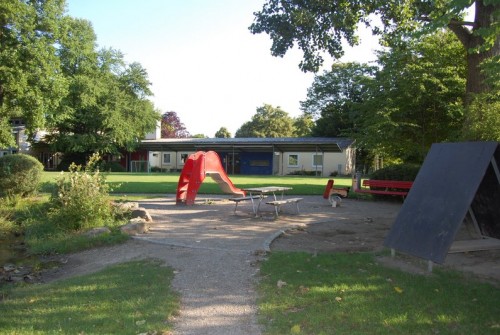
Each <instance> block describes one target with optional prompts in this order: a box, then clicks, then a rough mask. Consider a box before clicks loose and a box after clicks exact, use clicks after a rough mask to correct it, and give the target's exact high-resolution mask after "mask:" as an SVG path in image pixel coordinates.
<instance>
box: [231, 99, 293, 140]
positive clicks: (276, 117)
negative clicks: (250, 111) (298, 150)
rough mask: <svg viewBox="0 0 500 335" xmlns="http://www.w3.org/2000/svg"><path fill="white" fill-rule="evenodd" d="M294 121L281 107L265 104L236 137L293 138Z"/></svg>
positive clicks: (240, 129)
mask: <svg viewBox="0 0 500 335" xmlns="http://www.w3.org/2000/svg"><path fill="white" fill-rule="evenodd" d="M293 135H294V126H293V119H292V118H291V117H290V116H289V115H288V113H287V112H285V111H284V110H282V109H281V107H279V106H278V107H273V106H271V105H268V104H264V105H263V106H261V107H258V108H257V111H256V113H255V114H254V115H253V116H252V119H251V120H250V121H248V122H245V123H244V124H243V125H242V126H241V127H240V128H239V129H238V130H237V131H236V134H235V136H234V137H240V138H241V137H292V136H293Z"/></svg>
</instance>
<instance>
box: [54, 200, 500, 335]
mask: <svg viewBox="0 0 500 335" xmlns="http://www.w3.org/2000/svg"><path fill="white" fill-rule="evenodd" d="M303 198H304V200H303V201H302V202H300V205H299V206H300V208H301V210H300V214H299V215H296V214H295V208H294V207H293V206H290V207H285V208H284V209H283V214H282V215H280V217H279V218H278V219H277V220H274V219H273V211H274V209H273V208H272V207H271V206H266V205H264V206H263V207H264V209H265V212H264V213H263V214H264V215H263V217H262V218H255V217H254V215H253V214H252V208H251V203H249V202H246V203H241V204H239V205H238V211H237V212H236V214H235V213H234V212H233V209H234V204H233V203H231V202H229V201H227V200H224V198H222V197H204V198H199V200H198V201H197V202H196V204H195V205H194V206H176V205H175V198H174V197H173V196H170V197H167V198H158V199H148V200H144V201H139V204H140V206H141V207H144V208H146V209H147V210H148V212H149V213H150V214H151V216H152V217H153V221H154V222H153V224H152V226H151V229H150V232H149V233H148V234H144V235H140V236H136V237H135V238H134V239H132V240H130V241H128V242H127V243H125V244H122V245H117V246H113V247H109V248H98V249H93V250H88V251H84V252H80V253H77V254H73V255H70V256H69V257H68V259H67V263H66V265H64V266H63V267H61V268H59V269H58V270H57V271H56V273H53V274H52V275H51V276H52V278H49V277H50V276H48V277H47V280H57V279H62V278H67V277H70V276H74V275H79V274H84V273H91V272H95V271H98V270H100V269H102V268H104V267H106V266H108V265H111V264H115V263H120V262H124V261H129V260H135V259H144V258H156V259H160V260H163V261H164V262H165V264H166V265H168V266H171V267H172V268H173V269H174V271H175V273H176V274H175V277H174V280H173V287H174V289H175V290H176V291H178V292H179V293H180V295H181V310H180V315H179V316H178V317H177V318H176V319H175V320H173V321H174V329H175V332H174V334H175V335H201V334H203V335H211V334H217V335H257V334H261V329H260V326H259V323H258V321H257V307H256V297H257V293H256V291H255V288H256V284H257V280H258V271H259V261H260V260H262V259H263V258H264V257H266V252H267V251H268V250H269V246H270V244H271V242H272V241H273V240H274V239H275V238H276V237H278V236H280V235H281V234H282V233H283V232H284V231H287V233H285V234H283V238H280V239H278V240H277V241H276V243H275V244H273V250H274V249H276V250H304V251H317V250H320V251H326V252H336V251H357V250H365V251H366V250H380V249H381V248H382V242H383V238H384V236H385V234H386V233H387V231H388V230H389V228H390V226H391V224H392V223H393V220H394V218H395V216H396V214H397V212H398V211H399V209H400V206H401V204H398V203H384V202H368V201H356V200H351V199H346V200H345V202H343V203H342V206H341V207H337V208H332V207H331V206H330V204H329V203H328V202H327V201H326V200H324V199H322V197H321V196H303ZM311 223H314V225H311ZM306 225H307V229H306V230H304V229H293V228H294V227H299V226H306ZM475 255H476V253H466V254H453V255H449V257H448V258H447V261H446V263H449V264H448V265H447V266H450V267H452V268H456V269H465V270H466V271H470V272H473V273H476V274H478V275H480V276H484V277H486V278H496V280H500V267H499V266H498V252H496V253H493V252H486V253H478V254H477V256H475ZM401 259H403V261H402V260H401ZM417 261H418V260H417ZM384 263H386V265H387V266H395V267H398V268H401V269H404V270H408V271H414V272H416V273H420V272H419V271H422V269H424V271H425V268H426V267H425V266H424V267H422V266H420V265H421V264H420V263H421V262H418V264H417V266H415V265H414V263H415V261H414V260H413V261H410V262H406V261H404V258H401V257H397V258H396V259H389V260H387V261H385V262H384Z"/></svg>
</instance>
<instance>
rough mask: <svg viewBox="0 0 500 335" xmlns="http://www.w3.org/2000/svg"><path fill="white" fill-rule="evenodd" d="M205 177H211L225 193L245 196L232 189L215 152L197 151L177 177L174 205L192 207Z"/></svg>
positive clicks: (241, 192) (232, 186) (234, 188)
mask: <svg viewBox="0 0 500 335" xmlns="http://www.w3.org/2000/svg"><path fill="white" fill-rule="evenodd" d="M207 175H209V176H210V177H212V179H213V180H215V181H216V182H217V184H219V186H220V188H221V189H222V191H224V192H225V193H230V194H238V195H241V196H245V192H244V191H242V190H240V189H239V188H236V187H234V185H233V183H232V182H231V180H230V179H229V177H228V176H227V174H226V172H225V171H224V168H223V167H222V162H221V160H220V157H219V155H218V154H217V153H216V152H215V151H207V152H205V151H197V152H196V153H194V154H192V155H189V157H188V159H187V161H186V163H185V164H184V168H183V169H182V171H181V175H180V176H179V183H178V184H177V195H176V204H177V205H179V204H182V205H193V204H194V200H195V199H196V194H198V190H199V189H200V186H201V183H202V182H203V180H204V179H205V177H206V176H207Z"/></svg>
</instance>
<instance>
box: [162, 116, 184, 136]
mask: <svg viewBox="0 0 500 335" xmlns="http://www.w3.org/2000/svg"><path fill="white" fill-rule="evenodd" d="M185 137H190V134H189V132H188V131H187V130H186V127H185V126H184V123H182V122H181V119H180V118H179V116H178V115H177V113H176V112H174V111H170V112H165V113H163V115H162V116H161V138H185Z"/></svg>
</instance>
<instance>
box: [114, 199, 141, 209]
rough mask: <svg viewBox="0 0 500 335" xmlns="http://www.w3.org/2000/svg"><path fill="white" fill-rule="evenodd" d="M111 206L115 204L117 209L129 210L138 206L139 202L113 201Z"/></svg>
mask: <svg viewBox="0 0 500 335" xmlns="http://www.w3.org/2000/svg"><path fill="white" fill-rule="evenodd" d="M113 206H115V207H116V208H117V209H119V210H121V211H131V210H134V209H137V208H139V203H138V202H132V201H127V202H113Z"/></svg>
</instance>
